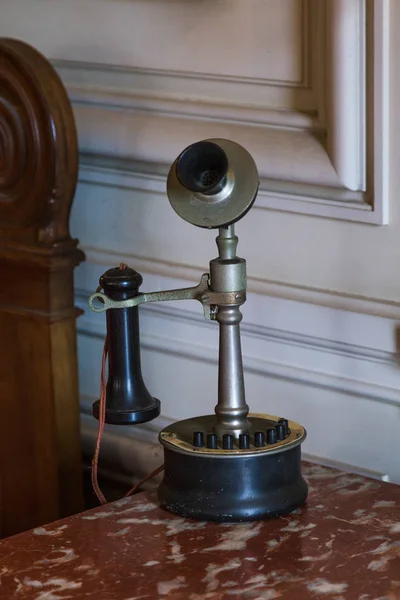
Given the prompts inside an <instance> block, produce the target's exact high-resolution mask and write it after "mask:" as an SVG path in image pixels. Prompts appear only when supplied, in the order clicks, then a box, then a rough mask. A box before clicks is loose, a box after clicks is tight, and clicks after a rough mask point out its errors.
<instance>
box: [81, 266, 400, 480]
mask: <svg viewBox="0 0 400 600" xmlns="http://www.w3.org/2000/svg"><path fill="white" fill-rule="evenodd" d="M98 267H99V266H98V265H97V266H96V267H95V266H94V265H91V266H90V269H91V270H95V271H97V270H98ZM145 281H147V283H148V284H149V285H150V288H153V285H154V283H155V281H153V280H152V279H151V277H150V281H149V276H147V275H145ZM163 283H164V285H162V286H160V287H173V286H175V285H179V283H180V282H178V281H176V280H175V281H174V280H172V281H169V282H168V281H165V280H164V281H163ZM168 283H169V284H170V285H169V286H168ZM154 287H155V286H154ZM88 295H89V290H83V289H79V290H78V293H77V303H78V305H80V306H81V307H82V308H85V306H87V304H86V302H87V297H88ZM256 302H257V301H256V299H255V298H254V297H252V296H250V298H249V300H248V303H249V305H250V307H249V308H250V315H249V314H246V315H245V319H244V321H243V324H242V327H241V329H242V347H243V359H244V368H245V381H246V390H247V400H248V401H249V402H250V405H251V407H252V409H253V410H254V411H255V412H259V411H260V410H261V411H262V410H264V411H267V412H268V410H269V412H271V413H273V414H281V413H286V412H288V411H290V414H291V417H292V418H293V419H295V420H296V419H297V420H300V421H302V422H303V424H304V425H305V426H306V428H307V429H308V432H309V437H308V440H307V446H306V447H305V452H306V454H307V453H308V454H309V455H312V459H313V460H317V461H322V462H323V461H327V460H330V461H334V463H335V464H337V466H340V465H339V463H347V464H348V465H351V467H349V468H350V469H351V470H352V471H353V472H354V471H355V470H360V469H361V470H363V471H369V472H370V474H371V476H379V477H382V478H390V480H392V481H400V470H399V467H398V461H397V460H396V459H395V457H396V456H397V454H396V448H398V436H397V427H398V419H399V405H400V391H399V390H400V381H399V380H400V375H399V369H398V364H397V363H396V357H395V353H394V352H392V351H391V344H390V341H389V339H388V338H387V337H386V341H385V335H384V333H383V332H384V330H385V328H386V326H387V324H385V323H384V322H382V320H381V319H379V318H378V319H375V323H373V320H372V318H371V321H370V325H371V327H370V328H366V330H365V335H364V339H361V340H360V341H361V342H362V345H361V343H359V344H352V343H348V339H349V337H348V336H349V335H350V337H351V336H353V337H354V339H360V336H359V332H358V330H359V327H360V322H357V318H359V317H360V316H357V317H355V320H354V322H351V321H350V323H351V324H350V327H347V328H346V330H345V331H343V334H342V335H341V336H339V337H340V338H341V339H336V340H334V339H329V338H328V337H327V335H326V330H325V327H326V324H327V319H324V318H323V316H321V315H319V317H318V311H317V312H316V313H315V317H316V320H317V321H318V329H319V335H309V334H305V333H302V332H299V331H297V332H296V331H294V330H295V329H296V328H299V327H301V323H302V322H303V320H304V319H303V317H304V315H303V314H302V313H301V309H300V308H299V307H298V311H297V312H296V309H295V307H293V304H292V305H291V306H289V305H287V306H286V307H285V306H282V304H281V303H280V305H279V310H280V315H279V316H278V315H277V314H274V312H273V310H272V314H271V315H270V316H269V317H268V316H266V315H267V313H265V314H259V313H257V316H259V317H260V321H259V323H257V324H256V323H254V315H255V310H254V309H255V305H256ZM172 304H174V303H166V304H161V303H160V304H158V305H154V306H150V305H148V306H142V307H141V308H140V322H141V348H142V363H143V369H144V378H145V381H146V384H147V385H148V387H149V389H150V390H151V391H152V393H154V394H155V395H156V396H157V397H159V398H161V400H162V417H160V418H159V419H157V420H156V421H155V422H154V423H153V424H148V426H147V428H146V427H145V428H144V430H143V428H142V427H138V428H136V427H135V428H115V427H108V429H107V431H108V432H107V431H106V436H105V437H106V438H107V439H105V453H106V454H107V455H108V456H109V457H110V459H111V460H112V455H113V454H115V460H116V461H117V462H118V463H119V464H120V465H121V464H122V465H129V464H131V462H132V457H133V453H134V452H137V451H138V452H139V455H138V458H137V461H136V464H137V465H138V470H139V473H138V475H139V476H140V475H143V474H144V473H145V472H146V470H147V468H148V470H151V469H152V468H155V467H156V466H157V465H156V464H153V463H154V462H156V461H157V460H159V458H160V448H159V447H158V451H157V448H156V446H155V445H153V447H152V448H153V449H151V448H150V446H149V447H148V446H147V445H146V444H148V443H151V439H150V438H151V436H153V442H155V431H159V430H160V429H161V428H162V427H164V426H165V425H166V424H168V423H169V422H170V421H171V420H176V419H179V418H186V417H188V416H190V415H192V414H195V413H198V412H199V407H200V406H202V410H209V409H210V408H211V405H212V406H213V405H214V403H215V402H214V400H213V399H214V398H215V396H216V389H217V388H216V373H217V351H218V342H217V338H218V334H217V330H218V328H217V327H216V324H215V323H210V322H207V321H205V320H204V319H203V317H202V310H201V307H200V306H199V307H198V311H196V310H195V309H192V310H190V309H188V308H186V307H185V303H182V302H180V303H177V304H176V305H175V304H174V305H172ZM246 304H247V303H246ZM178 306H179V308H178ZM270 308H271V305H270ZM309 308H310V307H309ZM293 313H294V314H293ZM290 319H291V322H290V323H289V322H288V321H289V320H290ZM268 320H269V322H271V321H278V323H283V322H285V323H287V325H288V328H287V329H285V330H284V329H278V327H273V326H269V325H267V323H268ZM104 321H105V319H104V316H102V315H97V314H96V315H95V314H93V313H89V312H88V311H87V310H86V313H85V315H84V316H83V317H82V318H81V319H80V323H79V348H80V356H81V360H80V367H81V390H82V398H81V406H82V412H83V413H84V416H83V420H84V421H85V423H86V425H85V429H84V430H83V438H84V444H85V445H86V448H87V449H88V450H87V452H88V453H90V452H92V447H93V440H94V433H95V429H96V426H97V424H96V422H95V421H94V420H93V419H92V418H90V417H89V415H90V412H91V404H92V402H93V400H95V399H96V394H97V393H98V388H99V376H100V358H101V349H102V345H103V340H104V333H105V327H104ZM336 321H338V315H337V316H336ZM364 325H367V323H366V322H365V323H364ZM349 329H351V330H352V331H350V332H349ZM378 331H379V332H380V335H379V334H377V332H378ZM289 390H291V391H290V393H289ZM288 394H289V396H287V395H288ZM204 398H207V402H206V404H207V408H204V404H205V401H204ZM283 416H285V415H283ZM377 420H378V421H379V423H385V436H384V438H382V440H381V443H380V444H379V446H378V447H376V446H373V445H372V446H371V443H370V441H369V436H368V435H366V434H367V432H368V431H369V430H370V428H371V427H373V426H374V425H373V424H374V423H375V424H376V422H377ZM327 422H329V423H330V424H331V429H330V434H329V437H327V434H326V423H327ZM133 430H134V431H133ZM147 430H149V431H150V433H148V431H147ZM324 432H325V433H324ZM349 435H351V439H352V440H353V442H352V443H351V444H350V443H349ZM149 436H150V438H149ZM354 436H357V444H354ZM137 443H139V444H141V445H142V446H140V445H139V446H136V444H137ZM140 448H141V449H140ZM153 450H154V452H153ZM146 453H149V460H150V463H151V464H150V463H146V461H145V454H146ZM391 456H392V457H393V460H392V459H391V458H389V457H391ZM106 462H108V461H106ZM124 468H125V467H124ZM128 471H129V469H128ZM128 471H127V472H128ZM373 472H374V473H373ZM386 474H388V475H386Z"/></svg>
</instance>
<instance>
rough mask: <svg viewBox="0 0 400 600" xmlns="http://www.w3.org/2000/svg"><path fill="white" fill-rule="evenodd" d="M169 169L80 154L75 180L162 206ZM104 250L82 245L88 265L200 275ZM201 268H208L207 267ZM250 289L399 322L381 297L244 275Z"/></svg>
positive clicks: (260, 205) (261, 201)
mask: <svg viewBox="0 0 400 600" xmlns="http://www.w3.org/2000/svg"><path fill="white" fill-rule="evenodd" d="M167 170H168V167H167V166H166V165H159V166H158V167H155V166H154V164H151V163H142V162H140V161H132V160H120V159H110V158H104V157H98V156H92V155H83V156H82V157H81V165H80V175H79V179H80V182H81V183H83V184H88V185H94V186H98V187H99V189H101V188H102V187H104V188H105V190H107V188H109V189H110V193H112V190H114V193H115V190H116V189H126V190H129V191H132V197H134V195H135V192H145V193H151V194H152V195H155V196H159V197H160V202H161V201H163V200H165V186H166V173H167ZM264 184H265V182H264V181H263V180H261V189H260V191H259V196H258V199H257V202H256V204H255V205H254V207H253V210H261V211H262V210H265V209H266V208H267V206H266V203H267V199H268V197H269V192H267V191H266V190H265V188H264ZM331 204H332V202H331ZM113 210H114V209H113ZM332 210H334V208H332ZM103 219H104V222H107V221H108V218H107V213H104V216H103ZM81 237H82V236H81ZM106 246H107V243H106V241H103V242H102V244H101V245H100V246H96V247H95V246H92V245H88V244H87V243H86V244H84V250H85V254H86V257H87V260H88V261H89V262H90V263H94V264H102V265H110V266H114V265H115V264H119V263H120V262H127V263H130V264H135V265H136V268H137V269H138V270H139V271H143V272H145V273H151V274H154V275H160V276H165V277H171V278H174V277H175V278H179V279H182V280H186V281H188V280H189V281H196V280H199V278H200V276H201V274H202V272H203V269H200V268H199V267H195V266H189V265H187V264H186V265H185V264H181V263H177V262H171V261H165V260H160V259H153V258H149V257H147V256H143V255H142V254H137V253H134V252H133V253H132V252H126V251H121V252H117V251H112V250H110V249H109V248H107V247H106ZM210 250H211V247H210ZM204 268H206V265H205V267H204ZM96 286H97V283H96ZM248 289H249V292H251V293H254V294H258V295H260V296H268V297H275V298H282V299H288V300H293V301H296V302H304V303H308V304H312V305H319V306H324V307H330V308H333V309H337V310H346V311H352V312H354V313H360V314H366V315H374V316H379V317H383V318H389V319H398V320H399V319H400V302H396V301H389V300H384V299H380V298H379V297H365V296H357V295H354V294H349V293H341V292H335V291H330V290H323V289H317V288H310V287H307V286H301V285H293V284H287V283H284V282H279V281H271V280H268V279H261V278H256V277H251V276H249V277H248Z"/></svg>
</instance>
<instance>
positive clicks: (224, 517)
mask: <svg viewBox="0 0 400 600" xmlns="http://www.w3.org/2000/svg"><path fill="white" fill-rule="evenodd" d="M258 186H259V178H258V171H257V167H256V164H255V162H254V160H253V158H252V156H251V155H250V154H249V152H248V151H247V150H246V149H245V148H243V147H242V146H241V145H239V144H237V143H236V142H234V141H231V140H225V139H207V140H202V141H199V142H197V143H194V144H192V145H190V146H189V147H187V148H185V149H184V150H183V151H182V152H181V154H180V155H179V156H178V157H177V159H176V160H175V161H174V163H173V164H172V166H171V168H170V171H169V174H168V178H167V195H168V198H169V201H170V204H171V206H172V208H173V209H174V210H175V212H176V213H177V214H178V215H179V216H180V217H181V218H182V219H184V220H185V221H187V222H189V223H191V224H192V225H195V226H197V227H202V228H206V229H218V230H219V232H218V236H217V238H216V243H217V247H218V256H217V257H216V258H214V259H212V260H211V261H210V264H209V272H208V273H205V274H203V275H202V277H201V279H200V281H199V283H198V284H197V285H196V286H194V287H188V288H183V289H177V290H166V291H155V292H146V293H141V292H140V291H139V288H140V285H141V284H142V281H143V280H142V276H141V275H140V274H139V273H138V272H137V271H135V270H134V269H131V268H129V267H125V266H123V268H113V269H109V270H108V271H107V272H106V273H104V274H103V275H102V276H101V278H100V287H99V288H98V290H97V292H96V293H95V294H93V295H92V296H91V297H90V299H89V305H90V308H91V309H92V310H93V311H95V312H106V322H107V337H108V380H107V386H106V411H105V422H106V423H110V424H114V425H130V424H137V423H144V422H146V421H151V420H152V419H155V418H156V417H157V416H158V415H159V414H160V401H159V400H158V399H157V398H153V397H152V395H151V393H150V392H149V391H148V389H147V387H146V385H145V383H144V381H143V377H142V372H141V362H140V336H139V305H140V304H144V303H147V302H165V301H169V300H174V301H175V300H189V299H190V300H198V301H199V302H200V303H201V304H202V307H203V311H204V317H205V319H208V320H212V321H216V322H217V323H218V325H219V360H218V401H217V404H216V406H215V412H214V414H211V415H202V416H194V417H192V418H190V419H185V420H183V421H178V422H176V423H173V424H172V425H169V426H168V427H166V428H165V429H163V430H162V431H161V432H160V434H159V440H160V442H161V444H162V445H163V447H164V476H163V480H162V482H161V484H160V486H159V488H158V499H159V502H160V506H161V507H163V508H165V509H166V510H168V511H170V512H171V513H174V514H178V515H180V516H183V517H187V518H193V519H201V520H205V521H218V522H225V521H233V522H235V521H253V520H260V519H267V518H271V517H276V516H279V515H282V514H286V513H289V512H291V511H293V510H294V509H295V508H297V507H298V506H300V505H301V504H302V503H303V502H304V501H305V499H306V497H307V492H308V487H307V483H306V481H305V480H304V478H303V476H302V473H301V444H302V442H303V441H304V440H305V438H306V431H305V429H304V427H302V426H301V425H299V424H298V423H295V422H293V421H289V420H288V419H286V418H285V417H275V416H271V415H267V414H252V413H250V412H249V407H248V405H247V403H246V397H245V385H244V376H243V362H242V352H241V342H240V322H241V320H242V314H241V312H240V306H241V305H242V304H244V302H245V301H246V261H245V260H244V259H243V258H239V257H238V256H237V254H236V250H237V244H238V238H237V236H236V235H235V229H234V227H235V223H236V222H237V221H238V220H239V219H241V218H242V217H244V216H245V215H246V213H247V212H248V211H249V210H250V209H251V207H252V206H253V204H254V202H255V199H256V196H257V191H258ZM93 414H94V416H95V417H96V418H97V419H98V418H99V401H97V402H95V403H94V405H93Z"/></svg>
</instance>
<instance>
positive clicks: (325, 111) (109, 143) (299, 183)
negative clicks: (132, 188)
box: [53, 0, 389, 225]
mask: <svg viewBox="0 0 400 600" xmlns="http://www.w3.org/2000/svg"><path fill="white" fill-rule="evenodd" d="M306 6H307V7H308V8H307V10H306V14H308V15H309V16H308V17H307V18H304V19H303V21H304V23H307V22H308V21H310V24H311V28H312V31H315V32H316V33H315V34H314V35H313V37H312V39H311V42H310V48H308V49H305V50H304V55H305V58H304V61H305V62H306V63H307V64H308V62H309V63H310V64H309V67H307V69H308V71H309V73H308V75H307V77H306V80H305V81H306V87H302V88H301V89H302V92H301V93H303V92H304V93H305V94H308V95H309V97H308V100H304V102H305V104H304V106H305V108H301V107H302V103H303V100H298V103H297V104H296V109H290V110H280V109H279V108H277V107H276V99H275V100H274V98H275V96H274V94H275V93H277V92H279V93H280V94H282V93H283V92H282V90H284V89H286V88H285V86H284V85H283V83H284V82H282V85H280V86H279V84H278V82H269V81H265V80H257V79H256V80H254V79H249V80H247V79H243V78H234V77H224V76H223V75H221V77H218V78H217V77H215V76H211V75H207V74H198V73H187V72H185V73H182V72H179V71H163V70H155V69H143V68H140V69H139V68H133V67H124V66H119V65H104V64H103V65H102V64H93V63H81V62H75V61H66V60H56V61H53V63H54V65H55V67H56V69H57V70H58V72H59V73H60V75H61V77H62V79H63V81H64V83H65V85H66V87H67V90H68V92H69V95H70V98H71V99H72V102H73V105H74V110H75V116H76V119H77V123H78V128H79V132H80V147H81V151H82V152H85V153H90V154H96V153H97V154H101V155H109V156H113V157H117V158H124V157H125V158H126V157H130V158H131V159H134V160H136V161H144V162H146V163H148V165H151V171H152V172H157V171H159V170H160V168H162V167H163V166H165V165H167V164H169V163H170V162H171V161H172V160H173V159H174V158H175V156H176V153H177V152H179V150H180V149H181V148H182V147H183V146H184V145H185V144H189V143H191V142H193V140H195V139H201V138H204V137H208V136H212V137H230V138H234V139H236V140H237V141H238V142H239V143H242V144H243V145H245V146H246V147H247V148H248V149H249V150H250V151H251V152H252V154H253V155H254V157H255V159H256V161H257V164H258V166H259V170H260V176H261V194H260V198H261V202H260V203H258V204H257V206H258V208H260V209H261V210H279V211H287V212H295V213H301V214H309V215H316V216H320V217H327V218H332V219H344V220H348V221H358V222H361V223H369V224H377V225H381V224H386V223H388V219H389V214H388V174H387V169H388V161H387V153H388V46H389V44H388V29H389V28H388V18H389V3H388V0H327V2H326V3H322V2H319V1H318V0H310V1H309V2H308V3H306ZM303 27H304V35H306V32H307V30H308V26H306V25H304V24H303ZM309 55H310V56H311V59H310V60H309V61H308V62H307V56H309ZM307 69H305V71H307ZM299 89H300V88H299ZM222 92H223V93H222ZM227 92H229V94H228V93H227ZM288 93H289V90H288ZM222 95H223V96H225V97H227V96H228V97H230V98H232V100H230V101H229V102H226V101H224V102H220V101H218V100H217V98H220V97H221V96H222ZM249 97H251V102H250V101H249V100H248V98H249ZM200 98H201V99H200ZM246 98H247V100H246ZM281 98H282V96H281ZM314 102H315V106H316V110H314V109H313V110H311V109H310V108H309V107H310V106H314ZM306 107H308V108H306Z"/></svg>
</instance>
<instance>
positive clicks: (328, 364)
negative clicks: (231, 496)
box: [0, 0, 400, 482]
mask: <svg viewBox="0 0 400 600" xmlns="http://www.w3.org/2000/svg"><path fill="white" fill-rule="evenodd" d="M0 14H1V20H0V35H7V36H10V37H19V38H22V39H24V40H26V41H28V42H30V43H32V44H33V45H35V46H36V47H37V48H38V49H40V50H41V51H42V52H43V53H44V54H45V55H46V56H48V57H49V58H50V59H52V60H53V62H54V65H55V66H56V68H57V69H58V71H59V73H60V75H61V77H62V79H63V81H64V82H65V84H66V86H67V90H68V92H69V94H70V97H71V99H72V101H73V104H74V109H75V115H76V119H77V123H78V129H79V137H80V146H81V152H82V159H81V170H80V184H79V187H78V191H77V196H76V200H75V204H74V207H73V213H72V228H73V233H74V235H76V236H77V237H78V238H79V239H80V241H81V245H82V247H83V249H84V250H85V251H86V255H87V261H86V263H85V264H83V265H82V266H81V267H80V268H79V269H78V271H77V278H76V287H77V303H78V304H79V305H80V306H81V307H83V308H85V314H84V316H83V317H81V319H80V321H79V360H80V382H81V391H82V407H83V412H84V413H85V411H86V413H87V412H88V410H89V407H90V404H91V402H92V401H93V399H95V398H96V397H97V395H98V387H99V371H100V358H101V349H102V339H103V336H104V318H103V317H102V316H98V315H93V314H91V313H90V312H88V309H87V304H86V299H87V297H88V296H89V295H90V293H91V292H92V291H94V290H95V288H96V287H97V284H98V277H99V276H100V275H101V274H102V272H103V271H104V270H105V269H106V268H108V267H110V266H114V265H118V264H119V262H120V261H122V260H123V261H125V262H127V263H128V264H130V265H131V266H132V267H134V268H136V269H137V270H139V271H140V272H141V273H142V275H143V276H144V284H143V289H145V290H153V289H162V288H171V287H175V286H181V285H182V286H187V285H188V282H192V284H195V283H196V282H197V281H198V279H199V277H200V275H201V273H202V272H204V271H207V269H208V261H209V260H210V259H211V258H213V257H214V256H215V254H216V247H215V244H214V237H215V233H213V232H209V231H204V230H200V229H195V228H194V227H192V226H190V225H188V224H187V223H184V222H183V221H181V220H180V219H179V218H178V217H177V216H176V215H175V213H174V212H173V210H172V209H171V207H170V205H169V203H168V200H167V198H166V195H165V176H166V173H167V170H168V166H169V164H170V163H171V161H172V160H173V159H174V158H175V157H176V155H177V154H178V153H179V152H180V151H181V150H182V149H183V148H184V147H185V146H186V145H187V144H189V143H191V142H193V141H196V140H198V139H202V138H205V137H227V138H231V139H234V140H236V141H238V142H240V143H242V144H243V145H244V146H246V148H247V149H248V150H249V151H250V152H251V153H252V154H253V155H254V157H255V159H256V161H257V164H258V166H259V171H260V193H259V197H258V199H257V201H256V204H255V206H254V208H253V209H252V210H251V211H250V213H249V214H248V215H247V216H246V217H245V219H244V220H243V221H242V222H241V223H239V224H238V226H237V232H238V235H239V239H240V243H239V255H240V256H243V257H245V258H246V260H247V262H248V274H249V281H248V283H249V292H250V293H249V298H248V301H247V303H246V305H245V306H244V308H243V313H244V320H243V327H242V330H243V354H244V364H245V371H246V373H245V375H246V386H247V400H248V402H249V403H250V405H251V407H252V409H253V410H255V411H266V412H270V413H272V414H274V413H275V414H279V415H282V416H288V417H289V418H293V419H295V420H298V421H299V422H301V423H302V424H304V425H305V426H306V428H307V430H308V438H307V440H306V442H305V444H304V450H305V452H306V453H307V454H308V455H310V456H313V457H315V458H316V459H318V460H322V461H325V462H329V461H334V462H335V463H337V464H346V465H349V468H351V469H353V470H359V471H362V472H372V473H373V474H374V476H378V477H383V478H386V479H390V480H392V481H397V482H400V461H399V459H398V456H400V438H399V436H398V434H397V432H398V431H399V425H400V422H399V421H400V411H399V407H400V364H399V361H398V357H397V354H398V352H397V350H398V348H397V339H398V337H399V336H398V323H399V319H400V275H399V273H398V271H399V270H398V265H399V259H400V222H399V214H400V212H399V209H398V189H400V169H399V168H398V164H400V136H397V135H395V132H396V131H397V130H398V128H399V126H400V114H399V109H398V103H397V98H398V97H399V94H400V87H399V85H400V75H399V73H398V69H396V57H397V56H398V55H399V52H400V35H399V33H400V3H398V2H397V1H396V0H392V1H391V0H212V1H211V0H151V1H149V0H63V1H62V2H54V1H53V0H13V2H12V3H10V2H8V0H0ZM389 82H390V85H389ZM391 132H394V135H390V133H391ZM192 304H193V303H189V302H186V303H180V304H175V303H174V304H172V305H167V304H165V305H157V306H149V307H143V308H141V309H140V314H141V324H142V348H143V370H144V374H145V379H146V381H147V385H148V387H149V389H150V390H151V392H152V393H153V394H154V395H156V396H158V397H159V398H160V399H161V401H162V406H163V417H162V418H161V419H158V420H157V422H156V423H153V424H152V425H149V426H148V427H139V428H132V429H129V430H127V429H124V428H122V429H118V430H117V429H116V428H113V429H112V430H110V429H108V431H107V436H108V437H107V439H106V443H105V447H106V448H107V451H106V454H107V456H108V460H109V462H110V463H111V464H114V467H116V466H120V467H121V465H122V467H121V468H122V469H123V470H125V471H126V472H130V471H132V470H133V471H135V470H139V471H143V472H144V471H145V470H146V468H148V467H149V465H150V464H153V462H154V461H155V460H156V459H157V460H159V454H158V453H159V451H158V450H156V449H155V446H154V443H155V438H156V433H155V432H156V430H157V429H158V428H159V427H160V426H161V425H162V424H163V423H165V422H166V421H168V420H170V419H177V418H182V417H186V416H190V415H194V414H196V413H198V412H199V411H200V412H204V411H211V410H212V409H213V407H214V405H215V403H216V383H217V381H216V376H217V370H216V360H217V341H218V338H217V326H216V324H215V323H207V322H205V321H204V320H203V318H202V311H201V307H200V305H198V306H197V305H196V304H194V306H193V305H192ZM94 432H95V423H94V421H93V419H92V418H91V417H89V416H88V415H87V414H86V415H84V416H83V433H84V442H85V444H86V447H87V448H89V449H90V448H91V445H92V443H93V436H94ZM107 440H108V441H107ZM143 444H147V446H146V448H147V447H148V448H150V449H151V450H149V452H148V461H147V462H148V464H147V462H146V460H147V459H146V456H147V454H146V453H144V452H143V448H144V446H143ZM152 461H153V462H152ZM139 463H140V464H139Z"/></svg>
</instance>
